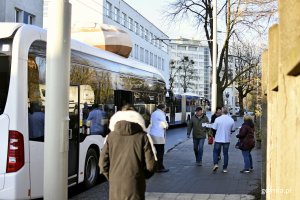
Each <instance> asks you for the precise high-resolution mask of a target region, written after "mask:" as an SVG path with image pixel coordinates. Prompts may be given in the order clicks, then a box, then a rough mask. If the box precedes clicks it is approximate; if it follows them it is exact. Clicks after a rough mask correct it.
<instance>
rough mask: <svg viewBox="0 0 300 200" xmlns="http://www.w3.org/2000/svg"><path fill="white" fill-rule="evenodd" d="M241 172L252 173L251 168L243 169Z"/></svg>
mask: <svg viewBox="0 0 300 200" xmlns="http://www.w3.org/2000/svg"><path fill="white" fill-rule="evenodd" d="M240 172H241V173H243V174H248V173H250V170H249V169H243V170H241V171H240Z"/></svg>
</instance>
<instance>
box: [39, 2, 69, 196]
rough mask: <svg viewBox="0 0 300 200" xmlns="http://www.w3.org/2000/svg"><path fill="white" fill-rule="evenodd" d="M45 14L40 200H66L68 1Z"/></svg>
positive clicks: (55, 3) (57, 4)
mask: <svg viewBox="0 0 300 200" xmlns="http://www.w3.org/2000/svg"><path fill="white" fill-rule="evenodd" d="M49 13H50V14H49V19H51V20H49V23H50V24H49V29H48V33H47V61H46V71H47V75H46V109H45V113H46V114H45V149H44V199H45V200H53V199H59V200H67V199H68V149H69V137H68V132H69V85H70V78H69V77H70V52H71V51H70V37H71V36H70V35H71V4H70V3H69V1H68V0H55V1H53V5H52V6H51V8H50V12H49Z"/></svg>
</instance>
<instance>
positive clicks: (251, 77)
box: [229, 44, 261, 115]
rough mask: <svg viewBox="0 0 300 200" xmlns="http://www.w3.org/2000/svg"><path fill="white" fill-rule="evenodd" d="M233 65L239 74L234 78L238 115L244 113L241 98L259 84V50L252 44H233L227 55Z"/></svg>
mask: <svg viewBox="0 0 300 200" xmlns="http://www.w3.org/2000/svg"><path fill="white" fill-rule="evenodd" d="M229 56H230V58H232V60H233V63H234V65H235V71H236V73H238V74H240V76H238V77H237V78H236V80H235V83H236V84H235V85H236V89H237V91H238V97H239V106H240V115H243V113H244V104H243V99H244V98H245V97H247V95H248V94H249V93H251V92H253V91H255V90H256V89H257V87H259V86H260V84H258V83H260V79H261V73H260V72H261V69H260V52H259V50H257V48H255V45H253V44H241V45H238V46H235V48H234V51H233V52H232V54H230V55H229Z"/></svg>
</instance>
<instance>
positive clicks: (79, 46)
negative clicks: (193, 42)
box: [0, 22, 166, 82]
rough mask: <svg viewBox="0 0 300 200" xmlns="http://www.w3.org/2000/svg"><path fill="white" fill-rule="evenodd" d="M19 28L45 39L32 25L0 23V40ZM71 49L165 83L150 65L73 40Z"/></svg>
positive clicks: (43, 30)
mask: <svg viewBox="0 0 300 200" xmlns="http://www.w3.org/2000/svg"><path fill="white" fill-rule="evenodd" d="M20 28H22V29H28V30H29V31H35V32H39V33H40V34H41V38H46V37H47V31H46V30H45V29H42V28H40V27H37V26H34V25H28V24H21V23H7V22H1V23H0V30H1V31H0V38H6V37H10V36H12V35H13V34H14V33H15V32H16V30H18V29H20ZM71 49H72V50H76V51H79V52H84V53H87V54H90V55H93V56H97V57H100V58H102V59H105V60H108V61H112V62H115V63H120V64H122V65H126V66H130V67H133V68H136V69H140V70H143V71H147V72H150V73H153V74H156V75H158V77H160V79H161V81H164V82H166V80H165V78H164V76H163V75H162V74H161V72H160V71H159V70H158V69H156V68H154V67H152V66H150V65H147V64H144V63H141V62H137V61H135V60H133V59H130V58H124V57H122V56H119V55H117V54H114V53H111V52H109V51H105V50H102V49H99V48H96V47H93V46H90V45H88V44H85V43H82V42H79V41H77V40H74V39H72V40H71Z"/></svg>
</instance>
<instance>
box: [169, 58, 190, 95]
mask: <svg viewBox="0 0 300 200" xmlns="http://www.w3.org/2000/svg"><path fill="white" fill-rule="evenodd" d="M194 64H195V62H194V61H193V60H190V59H189V57H188V56H184V57H183V58H182V59H181V60H179V61H174V60H172V61H171V62H170V89H171V90H172V91H173V89H174V83H175V82H176V80H177V82H178V83H179V84H180V86H181V88H183V92H187V90H188V88H191V89H192V88H193V85H194V84H193V82H192V80H193V79H194V71H195V70H194Z"/></svg>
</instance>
